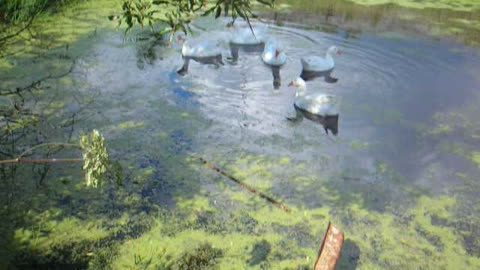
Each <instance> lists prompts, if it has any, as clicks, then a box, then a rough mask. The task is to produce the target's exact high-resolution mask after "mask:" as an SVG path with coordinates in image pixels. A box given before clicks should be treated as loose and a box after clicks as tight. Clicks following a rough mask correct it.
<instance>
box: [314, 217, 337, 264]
mask: <svg viewBox="0 0 480 270" xmlns="http://www.w3.org/2000/svg"><path fill="white" fill-rule="evenodd" d="M343 241H344V235H343V232H342V231H341V230H340V229H339V228H337V227H336V226H334V225H332V223H330V222H329V223H328V228H327V232H326V233H325V237H324V238H323V243H322V246H321V247H320V251H319V252H318V258H317V261H316V262H315V268H314V270H335V266H336V265H337V262H338V260H339V259H340V254H341V250H342V246H343Z"/></svg>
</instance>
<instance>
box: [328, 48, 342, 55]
mask: <svg viewBox="0 0 480 270" xmlns="http://www.w3.org/2000/svg"><path fill="white" fill-rule="evenodd" d="M340 54H342V53H341V52H340V50H339V49H338V48H337V47H336V46H330V48H328V50H327V55H328V56H334V55H340Z"/></svg>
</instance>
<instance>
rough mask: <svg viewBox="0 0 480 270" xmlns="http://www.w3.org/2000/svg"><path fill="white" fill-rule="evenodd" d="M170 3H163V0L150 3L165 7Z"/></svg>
mask: <svg viewBox="0 0 480 270" xmlns="http://www.w3.org/2000/svg"><path fill="white" fill-rule="evenodd" d="M169 3H170V2H169V1H165V0H155V1H153V2H152V4H154V5H165V4H169Z"/></svg>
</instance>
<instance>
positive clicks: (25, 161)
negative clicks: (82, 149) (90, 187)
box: [0, 158, 83, 165]
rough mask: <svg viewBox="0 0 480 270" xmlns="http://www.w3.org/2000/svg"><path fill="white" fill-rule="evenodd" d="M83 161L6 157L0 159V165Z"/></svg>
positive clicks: (74, 159) (79, 159)
mask: <svg viewBox="0 0 480 270" xmlns="http://www.w3.org/2000/svg"><path fill="white" fill-rule="evenodd" d="M77 162H83V158H52V159H23V158H16V159H8V160H0V165H7V164H16V163H19V164H55V163H77Z"/></svg>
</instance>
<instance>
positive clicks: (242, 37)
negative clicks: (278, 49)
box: [230, 27, 265, 45]
mask: <svg viewBox="0 0 480 270" xmlns="http://www.w3.org/2000/svg"><path fill="white" fill-rule="evenodd" d="M254 33H255V34H254ZM254 33H252V29H250V28H247V27H241V28H236V29H235V30H234V31H233V33H232V36H231V37H230V43H233V44H237V45H260V44H261V43H265V29H264V28H257V29H254Z"/></svg>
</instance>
